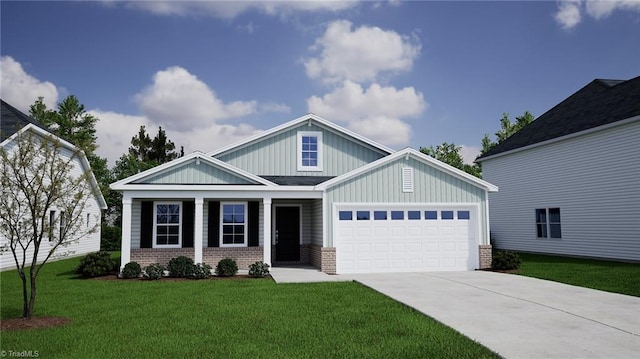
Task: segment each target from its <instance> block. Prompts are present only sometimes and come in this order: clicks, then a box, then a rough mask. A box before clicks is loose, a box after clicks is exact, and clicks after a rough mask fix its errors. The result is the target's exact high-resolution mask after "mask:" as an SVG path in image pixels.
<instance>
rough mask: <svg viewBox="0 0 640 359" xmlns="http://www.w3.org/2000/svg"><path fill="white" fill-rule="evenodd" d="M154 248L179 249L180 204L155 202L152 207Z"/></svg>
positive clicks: (180, 234) (180, 228) (180, 235)
mask: <svg viewBox="0 0 640 359" xmlns="http://www.w3.org/2000/svg"><path fill="white" fill-rule="evenodd" d="M153 212H154V216H153V217H154V220H153V234H154V238H155V242H154V248H160V247H164V248H180V246H181V237H182V233H181V232H182V227H181V222H182V221H181V218H180V217H182V205H181V203H180V202H156V203H155V207H154V210H153Z"/></svg>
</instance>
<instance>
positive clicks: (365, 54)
mask: <svg viewBox="0 0 640 359" xmlns="http://www.w3.org/2000/svg"><path fill="white" fill-rule="evenodd" d="M420 49H421V45H420V42H419V41H418V39H417V38H416V37H415V36H402V35H400V34H398V33H396V32H394V31H391V30H388V31H387V30H383V29H381V28H379V27H369V26H361V27H358V28H356V29H355V30H353V31H352V23H351V22H349V21H346V20H337V21H334V22H332V23H331V24H329V26H328V27H327V30H326V31H325V33H324V34H323V35H322V36H321V37H319V38H318V39H316V41H315V44H314V45H313V46H312V47H311V50H312V51H319V52H320V54H319V56H318V57H313V58H308V59H305V60H303V61H304V66H305V69H306V72H307V76H309V77H310V78H313V79H321V80H322V81H323V82H326V83H334V82H341V81H343V80H351V81H355V82H364V81H375V80H376V79H377V77H378V75H379V74H380V73H383V72H391V73H394V72H403V71H409V70H411V68H412V67H413V62H414V60H415V59H416V58H417V57H418V55H419V54H420Z"/></svg>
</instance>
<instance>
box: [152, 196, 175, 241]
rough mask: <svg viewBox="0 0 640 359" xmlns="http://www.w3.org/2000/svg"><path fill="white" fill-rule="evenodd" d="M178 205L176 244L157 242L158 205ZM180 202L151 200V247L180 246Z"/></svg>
mask: <svg viewBox="0 0 640 359" xmlns="http://www.w3.org/2000/svg"><path fill="white" fill-rule="evenodd" d="M163 204H166V205H176V204H177V205H178V207H179V208H180V212H179V216H180V217H179V221H178V244H158V238H157V237H156V236H157V232H158V223H157V222H158V205H163ZM182 220H183V218H182V202H153V242H152V247H153V248H182Z"/></svg>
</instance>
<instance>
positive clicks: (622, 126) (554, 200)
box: [477, 77, 640, 261]
mask: <svg viewBox="0 0 640 359" xmlns="http://www.w3.org/2000/svg"><path fill="white" fill-rule="evenodd" d="M477 161H478V162H480V163H481V164H482V172H483V177H484V179H485V180H487V181H489V182H491V183H494V184H496V185H498V186H499V187H500V192H499V193H492V194H491V195H490V199H491V209H490V218H491V232H492V235H493V241H494V243H493V244H494V246H495V247H497V248H500V249H510V250H517V251H526V252H539V253H548V254H558V255H570V256H584V257H595V258H611V259H618V260H628V261H640V77H636V78H633V79H631V80H627V81H621V80H594V81H592V82H591V83H589V84H588V85H586V86H585V87H583V88H582V89H580V90H579V91H577V92H576V93H574V94H573V95H571V96H570V97H569V98H567V99H566V100H564V101H563V102H561V103H560V104H558V105H557V106H555V107H554V108H552V109H551V110H549V111H547V112H546V113H544V114H543V115H542V116H540V117H539V118H538V119H536V120H535V121H533V122H532V123H531V124H530V125H528V126H527V127H525V128H523V129H522V130H520V131H519V132H517V133H516V134H514V135H513V136H511V137H509V138H508V139H507V140H505V141H503V142H502V143H500V144H499V145H497V146H496V147H495V148H493V149H492V150H491V151H490V152H488V153H486V154H485V155H484V156H482V157H481V158H479V159H478V160H477Z"/></svg>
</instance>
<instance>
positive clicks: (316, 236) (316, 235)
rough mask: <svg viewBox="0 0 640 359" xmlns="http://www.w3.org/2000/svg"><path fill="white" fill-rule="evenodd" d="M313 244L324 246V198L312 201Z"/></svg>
mask: <svg viewBox="0 0 640 359" xmlns="http://www.w3.org/2000/svg"><path fill="white" fill-rule="evenodd" d="M310 243H311V244H313V245H316V246H321V247H322V200H321V199H314V200H312V201H311V242H310Z"/></svg>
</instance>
